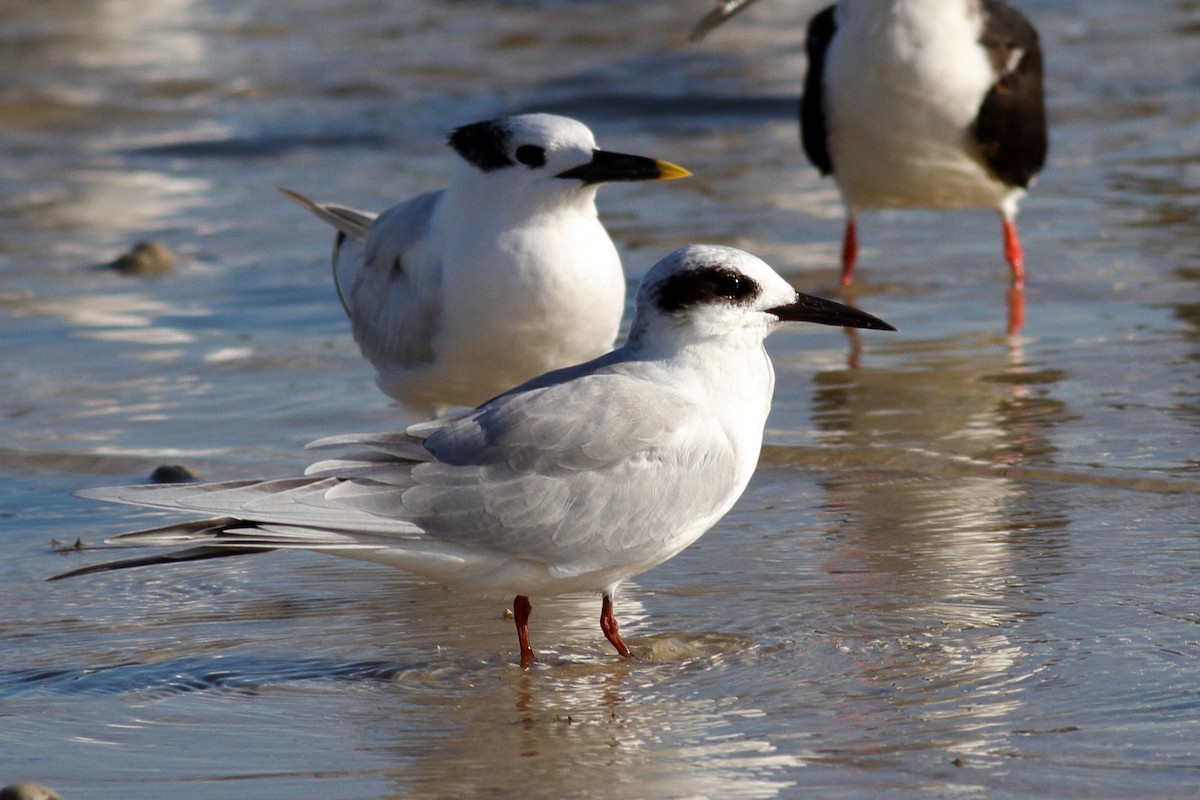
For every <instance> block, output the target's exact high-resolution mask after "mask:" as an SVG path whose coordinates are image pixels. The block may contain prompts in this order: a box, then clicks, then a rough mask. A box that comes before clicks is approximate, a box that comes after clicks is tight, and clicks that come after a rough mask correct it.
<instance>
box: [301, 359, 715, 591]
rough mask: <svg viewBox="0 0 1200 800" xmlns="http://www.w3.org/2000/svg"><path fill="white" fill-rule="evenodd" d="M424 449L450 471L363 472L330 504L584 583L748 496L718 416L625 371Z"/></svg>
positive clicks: (502, 410) (468, 427)
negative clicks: (542, 565) (579, 577)
mask: <svg viewBox="0 0 1200 800" xmlns="http://www.w3.org/2000/svg"><path fill="white" fill-rule="evenodd" d="M424 446H425V447H426V448H427V449H428V450H429V451H430V452H431V453H433V454H434V455H435V456H436V459H437V460H436V461H429V462H426V463H421V464H416V465H415V466H411V467H410V468H407V469H404V470H396V469H395V464H393V463H389V461H388V460H387V459H384V460H383V461H381V462H380V461H376V462H375V463H372V462H371V461H369V460H362V461H359V462H357V463H356V464H355V467H354V468H355V469H356V470H357V472H356V476H355V477H354V478H352V479H350V480H348V481H345V482H344V483H341V484H339V485H338V486H336V487H335V488H333V489H331V490H330V491H329V492H328V493H327V495H326V499H327V500H328V501H330V502H332V503H336V504H342V505H345V506H346V507H347V508H348V509H353V510H355V511H366V512H369V513H372V514H377V515H381V516H384V517H391V518H398V519H403V520H404V521H407V522H410V523H412V524H415V525H416V526H418V527H420V528H421V529H422V530H424V531H425V533H426V534H427V535H428V536H429V537H431V538H433V539H436V540H440V541H445V542H448V543H453V544H456V545H460V546H464V547H468V548H471V549H474V550H479V551H484V552H496V553H501V554H504V555H508V556H514V557H519V558H528V559H531V560H536V561H542V562H546V563H548V564H549V565H550V566H551V567H552V568H557V569H559V570H562V571H568V572H577V571H586V570H592V569H602V568H605V567H607V566H613V565H618V564H624V563H629V562H631V561H636V560H638V559H640V558H641V557H642V556H641V555H639V553H638V551H639V550H645V551H646V553H645V557H647V558H649V557H652V556H653V555H654V554H661V553H662V543H663V542H666V541H671V540H673V539H675V538H676V537H677V536H678V535H679V534H680V532H682V531H687V530H693V529H694V528H695V526H697V525H701V526H702V528H701V529H703V528H707V527H708V526H709V525H711V524H712V522H715V521H716V519H717V518H718V517H719V515H720V514H721V513H722V512H723V511H724V510H725V509H726V508H727V507H728V505H729V504H730V503H731V502H732V497H731V495H733V493H734V492H735V491H736V490H737V489H738V488H739V487H737V485H736V484H737V479H736V475H737V458H736V454H735V452H734V451H733V448H732V447H731V446H730V444H729V440H728V437H727V436H726V434H725V432H724V430H723V429H722V428H721V426H720V424H719V422H718V421H717V420H716V419H715V418H714V417H713V416H712V415H710V414H708V413H706V412H705V411H704V409H703V408H702V407H700V406H699V405H698V404H696V403H695V402H694V401H692V400H690V399H688V398H687V397H686V396H684V395H682V394H680V393H679V392H677V391H674V390H672V389H668V388H664V387H662V386H661V385H659V384H657V383H651V382H648V381H645V380H642V379H638V378H634V377H630V376H628V375H625V374H620V373H615V372H606V371H600V372H598V373H595V374H591V375H585V376H583V377H578V378H576V379H574V380H570V381H566V382H560V383H555V384H552V385H549V386H535V387H534V388H532V389H527V390H524V391H518V392H514V393H509V394H506V395H502V396H501V397H499V398H496V399H495V400H493V401H490V402H489V403H487V404H485V405H484V406H481V407H480V408H479V409H477V410H476V411H475V412H474V413H472V414H470V415H468V416H466V417H464V418H462V419H460V420H458V421H456V422H453V423H451V424H448V425H446V426H444V427H443V428H441V429H440V430H438V431H436V432H434V433H433V434H432V435H430V437H429V438H428V439H427V440H426V441H425V445H424ZM348 466H349V465H348V464H346V463H344V462H340V463H334V464H332V465H330V466H329V467H328V468H327V467H325V466H324V465H314V469H313V470H312V474H315V475H326V474H339V473H343V471H344V470H345V469H346V468H347V467H348Z"/></svg>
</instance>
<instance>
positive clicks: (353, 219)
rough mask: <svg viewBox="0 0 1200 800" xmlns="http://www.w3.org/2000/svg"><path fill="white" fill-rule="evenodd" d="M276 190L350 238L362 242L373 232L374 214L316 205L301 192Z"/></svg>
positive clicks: (328, 204)
mask: <svg viewBox="0 0 1200 800" xmlns="http://www.w3.org/2000/svg"><path fill="white" fill-rule="evenodd" d="M275 188H276V189H278V190H279V193H280V194H282V195H283V196H284V197H286V198H288V199H289V200H291V201H293V202H294V203H296V204H297V205H299V206H300V207H301V208H304V209H307V210H308V211H309V212H311V213H312V214H313V215H314V216H316V217H319V218H320V219H323V220H325V221H326V222H328V223H329V224H330V225H332V226H333V227H335V228H337V229H338V230H339V231H341V232H342V233H344V234H346V235H347V236H349V237H350V238H352V239H357V240H358V241H360V242H365V241H366V240H367V234H368V233H369V232H370V230H371V223H372V222H374V221H375V215H374V214H368V213H367V212H365V211H358V210H356V209H353V208H347V207H346V206H335V205H332V204H330V203H314V202H313V201H312V200H309V199H308V198H307V197H305V196H304V195H302V194H300V193H299V192H293V191H292V190H291V189H285V188H283V187H282V186H276V187H275Z"/></svg>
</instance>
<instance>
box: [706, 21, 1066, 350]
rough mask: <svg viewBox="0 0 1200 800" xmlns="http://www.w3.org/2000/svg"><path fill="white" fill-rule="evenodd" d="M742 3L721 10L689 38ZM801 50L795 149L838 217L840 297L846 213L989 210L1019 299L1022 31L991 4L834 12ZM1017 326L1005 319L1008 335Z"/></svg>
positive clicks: (1033, 153) (1037, 149)
mask: <svg viewBox="0 0 1200 800" xmlns="http://www.w3.org/2000/svg"><path fill="white" fill-rule="evenodd" d="M753 2H755V0H728V2H725V3H722V4H721V5H720V6H719V7H718V8H717V9H715V10H714V11H713V12H711V13H710V14H709V15H708V16H707V17H705V18H704V20H702V21H701V22H700V23H699V24H698V25H697V26H696V28H695V29H694V31H693V38H695V37H698V36H702V35H703V34H704V33H706V32H707V31H708V30H711V29H712V28H713V27H715V26H716V25H718V24H720V23H721V22H722V21H724V20H725V19H728V18H729V16H731V15H732V14H734V13H736V12H738V11H740V10H742V9H744V8H745V7H746V6H748V5H750V4H751V3H753ZM805 49H806V51H807V54H808V73H807V75H806V76H805V80H804V93H803V96H802V98H801V101H800V126H801V141H802V144H803V146H804V151H805V153H806V154H807V155H808V158H809V160H810V161H811V162H812V163H813V165H814V166H816V167H817V169H818V170H820V172H821V174H822V175H832V176H833V179H834V181H835V182H836V183H837V186H838V189H839V190H840V191H841V194H842V199H843V202H844V203H845V206H846V215H847V216H846V229H845V236H844V239H843V244H842V274H841V282H842V285H844V286H848V285H850V283H851V281H852V279H853V273H854V266H855V263H856V261H857V258H858V236H857V220H858V214H859V212H861V211H869V210H872V209H881V208H930V209H958V208H994V209H996V210H997V211H998V212H999V213H1000V217H1001V222H1002V228H1003V239H1004V255H1005V259H1006V260H1007V262H1008V265H1009V269H1010V272H1011V275H1012V282H1013V286H1014V288H1015V289H1017V290H1019V289H1020V288H1021V286H1022V284H1023V282H1024V278H1025V268H1024V253H1023V251H1022V248H1021V242H1020V239H1019V238H1018V236H1017V228H1016V215H1017V206H1018V203H1019V202H1020V200H1021V198H1022V197H1024V196H1025V192H1026V189H1028V188H1029V187H1030V186H1032V185H1033V182H1034V180H1035V178H1036V176H1037V174H1038V172H1039V171H1040V170H1041V169H1042V166H1043V165H1044V164H1045V161H1046V153H1047V149H1048V135H1047V130H1046V110H1045V100H1044V97H1043V87H1042V50H1041V44H1040V42H1039V39H1038V34H1037V30H1036V29H1035V28H1034V27H1033V25H1032V24H1031V23H1030V22H1029V20H1028V19H1026V18H1025V16H1024V15H1023V14H1021V12H1020V11H1017V10H1016V9H1015V8H1013V7H1012V6H1010V5H1008V4H1007V3H1006V2H1004V1H1003V0H840V2H838V3H836V4H835V5H831V6H829V7H827V8H825V9H824V10H823V11H821V12H819V13H818V14H817V15H816V16H814V17H813V19H812V21H811V22H810V23H809V26H808V35H807V40H806V45H805ZM1020 299H1021V301H1022V302H1023V296H1022V297H1021V298H1020ZM1022 316H1023V306H1022V308H1020V309H1010V330H1012V329H1014V328H1019V327H1020V321H1021V317H1022ZM1014 332H1015V330H1014Z"/></svg>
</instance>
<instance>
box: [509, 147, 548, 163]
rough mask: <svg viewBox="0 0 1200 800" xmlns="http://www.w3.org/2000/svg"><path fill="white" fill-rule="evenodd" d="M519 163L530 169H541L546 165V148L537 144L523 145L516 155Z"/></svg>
mask: <svg viewBox="0 0 1200 800" xmlns="http://www.w3.org/2000/svg"><path fill="white" fill-rule="evenodd" d="M515 155H516V157H517V161H520V162H521V163H522V164H524V165H526V166H528V167H541V166H545V164H546V148H544V147H538V146H537V145H535V144H523V145H521V146H520V147H518V148H517V152H516V153H515Z"/></svg>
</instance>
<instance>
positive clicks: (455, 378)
mask: <svg viewBox="0 0 1200 800" xmlns="http://www.w3.org/2000/svg"><path fill="white" fill-rule="evenodd" d="M448 141H449V144H450V146H451V147H452V148H453V149H454V152H455V153H456V154H457V155H458V156H459V161H458V163H457V164H456V166H455V169H454V172H453V174H452V176H451V179H450V184H449V185H448V186H447V187H446V188H445V189H442V190H438V191H433V192H428V193H426V194H421V195H418V196H416V197H413V198H412V199H410V200H407V201H405V202H403V203H400V204H399V205H396V206H393V207H392V208H390V209H388V210H387V211H384V212H383V213H382V214H379V215H378V216H375V215H373V214H369V213H366V212H362V211H356V210H354V209H351V208H345V207H342V206H337V205H329V204H324V203H315V202H313V201H311V200H309V199H308V198H306V197H304V196H303V195H300V194H297V193H296V192H293V191H290V190H287V189H282V188H281V189H280V191H282V192H283V193H284V194H285V195H287V196H288V197H290V198H291V199H293V200H295V201H296V202H297V203H299V204H300V205H302V206H303V207H305V208H307V209H308V210H309V211H311V212H312V213H313V214H316V215H317V216H318V217H320V218H321V219H323V220H325V221H326V222H328V223H330V224H331V225H333V226H334V227H335V228H336V229H337V231H338V232H337V236H336V239H335V241H334V249H333V274H334V280H335V282H336V284H337V290H338V294H339V296H340V297H341V300H342V305H343V306H344V307H345V309H346V313H347V314H348V315H349V317H350V323H351V327H352V328H353V332H354V338H355V340H356V341H357V342H358V345H359V347H360V348H361V350H362V353H363V355H364V356H365V357H366V358H367V360H368V361H370V362H371V364H372V365H373V366H374V367H375V370H376V372H377V378H376V380H377V382H378V384H379V387H380V388H381V389H382V390H383V391H384V392H385V393H387V394H388V395H390V396H391V397H393V398H395V399H396V400H398V401H400V402H401V403H402V404H404V405H405V406H406V407H407V409H408V410H409V412H410V413H412V414H413V415H414V416H415V417H420V418H427V417H430V416H434V415H436V414H438V413H441V412H442V411H444V410H445V409H446V408H448V407H450V406H474V405H476V404H478V403H481V402H483V401H484V400H486V399H487V398H489V397H492V396H494V395H496V394H498V393H499V392H502V391H504V390H505V389H508V388H509V387H511V386H515V385H516V384H518V383H520V382H521V381H524V380H526V379H528V378H531V377H533V376H535V375H538V374H540V373H542V372H545V371H547V370H550V369H557V368H558V367H564V366H567V365H570V364H577V363H579V362H580V361H584V360H586V359H589V358H594V357H595V356H598V355H600V354H602V353H604V352H606V351H607V350H609V349H610V348H611V347H612V346H613V342H614V340H615V339H616V336H617V331H618V328H619V326H620V322H621V316H622V313H623V312H624V306H625V275H624V272H623V271H622V270H621V261H620V258H619V256H618V255H617V250H616V247H614V246H613V243H612V240H611V239H609V236H608V232H607V231H605V229H604V227H603V226H602V225H601V224H600V220H599V219H598V217H597V213H596V202H595V201H596V190H597V188H598V186H599V185H600V184H601V183H606V182H612V181H642V180H661V179H670V178H682V177H685V176H687V175H689V174H691V173H689V172H688V171H687V170H685V169H683V168H682V167H679V166H676V165H675V164H671V163H669V162H666V161H658V160H655V159H651V158H644V157H642V156H632V155H624V154H621V153H613V152H609V151H606V150H599V149H597V148H596V141H595V138H594V137H593V135H592V132H591V131H590V130H589V129H588V128H587V126H586V125H584V124H583V123H581V122H578V121H576V120H573V119H568V118H567V117H559V116H554V115H551V114H523V115H520V116H513V117H504V118H500V119H492V120H485V121H483V122H476V123H473V124H471V125H464V126H462V127H460V128H457V129H456V130H454V131H453V133H451V134H450V137H449V140H448Z"/></svg>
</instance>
